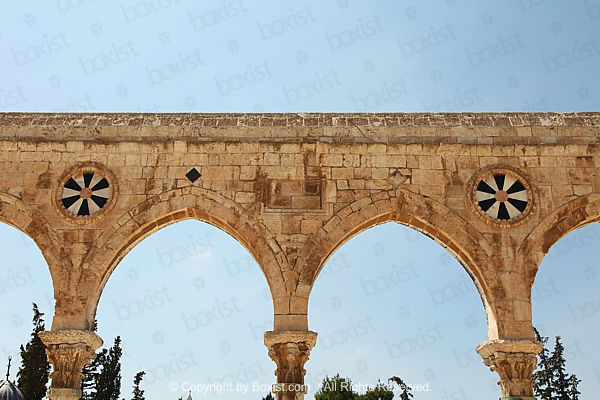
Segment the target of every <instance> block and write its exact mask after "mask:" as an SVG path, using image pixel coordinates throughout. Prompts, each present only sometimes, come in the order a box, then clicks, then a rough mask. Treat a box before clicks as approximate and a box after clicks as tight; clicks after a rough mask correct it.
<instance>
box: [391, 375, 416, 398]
mask: <svg viewBox="0 0 600 400" xmlns="http://www.w3.org/2000/svg"><path fill="white" fill-rule="evenodd" d="M390 381H391V382H394V383H395V384H396V385H398V387H399V388H400V389H401V390H402V393H400V399H402V400H410V399H412V398H413V395H412V393H411V392H410V391H411V388H410V386H408V385H407V384H406V383H404V381H403V380H402V379H401V378H398V377H397V376H392V377H391V378H389V379H388V382H390Z"/></svg>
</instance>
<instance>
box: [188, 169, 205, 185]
mask: <svg viewBox="0 0 600 400" xmlns="http://www.w3.org/2000/svg"><path fill="white" fill-rule="evenodd" d="M185 176H186V178H188V179H189V180H190V182H192V183H194V182H196V181H197V180H198V179H200V177H201V176H202V175H200V172H198V170H197V169H196V168H192V169H190V170H189V172H188V173H187V174H185Z"/></svg>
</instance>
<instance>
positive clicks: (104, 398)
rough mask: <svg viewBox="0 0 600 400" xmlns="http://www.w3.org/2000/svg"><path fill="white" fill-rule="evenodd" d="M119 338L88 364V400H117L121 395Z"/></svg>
mask: <svg viewBox="0 0 600 400" xmlns="http://www.w3.org/2000/svg"><path fill="white" fill-rule="evenodd" d="M122 354H123V350H122V349H121V337H120V336H117V337H116V339H115V343H114V344H113V346H112V347H111V348H110V349H108V350H107V349H102V351H101V352H100V353H98V354H97V355H96V358H95V359H94V360H93V361H92V363H91V364H90V371H89V372H88V374H89V376H90V378H89V380H88V382H90V383H91V384H90V388H89V394H88V396H89V397H87V399H89V400H119V396H120V395H121V356H122Z"/></svg>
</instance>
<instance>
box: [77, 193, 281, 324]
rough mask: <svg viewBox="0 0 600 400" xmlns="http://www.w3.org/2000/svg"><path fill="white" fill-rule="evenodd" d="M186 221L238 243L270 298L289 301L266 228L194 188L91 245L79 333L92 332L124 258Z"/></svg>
mask: <svg viewBox="0 0 600 400" xmlns="http://www.w3.org/2000/svg"><path fill="white" fill-rule="evenodd" d="M189 219H196V220H199V221H202V222H206V223H208V224H210V225H212V226H214V227H216V228H218V229H221V230H222V231H224V232H226V233H227V234H229V235H230V236H232V237H233V238H234V239H235V240H237V241H238V242H239V243H241V244H242V246H244V248H246V250H248V252H249V253H250V255H251V256H252V257H253V258H254V259H255V260H256V262H257V263H258V265H259V267H260V269H261V270H262V272H263V274H264V275H265V277H266V279H267V285H268V286H269V289H270V291H271V295H272V298H273V299H275V298H277V297H286V296H287V293H286V291H285V285H284V281H283V276H282V274H281V268H280V266H279V261H281V260H282V258H281V255H282V254H283V252H282V251H281V249H279V248H278V247H276V246H277V245H276V244H275V243H276V242H275V240H274V238H273V235H272V234H271V233H270V232H269V230H268V229H267V228H266V227H264V226H263V225H262V224H261V223H260V222H258V221H257V220H256V219H255V218H254V217H253V216H252V215H251V214H250V213H249V212H248V211H247V210H246V209H244V208H243V207H241V206H240V205H239V204H237V203H235V202H234V201H232V200H229V199H226V198H224V197H222V196H220V195H218V194H216V193H214V192H211V191H209V190H206V189H198V188H187V190H186V189H178V190H173V191H170V192H167V193H163V194H161V195H158V196H155V197H153V198H151V199H148V200H146V201H144V202H142V203H140V204H138V205H137V206H135V207H133V208H132V209H131V210H130V211H129V212H127V213H126V214H124V215H123V216H122V217H121V218H120V219H119V222H120V226H119V227H118V228H117V229H114V228H111V229H110V230H108V231H106V232H104V234H102V235H101V236H100V237H99V238H98V239H97V241H96V242H95V243H94V245H93V246H92V248H91V249H90V251H89V253H88V254H87V256H86V257H85V259H84V260H83V265H85V264H87V268H85V271H86V272H85V273H84V274H83V276H82V282H86V281H90V282H93V284H92V285H89V284H87V285H86V286H85V288H86V290H84V291H83V296H84V297H85V299H82V302H83V304H84V306H85V308H84V310H85V315H84V317H85V321H79V322H80V324H81V323H82V324H83V325H85V326H83V327H82V328H83V329H90V328H91V326H92V324H93V321H94V316H95V314H96V310H97V307H98V303H99V301H100V296H101V294H102V290H103V289H104V287H105V285H106V283H107V282H108V279H109V278H110V276H111V274H112V272H113V271H114V270H115V268H116V267H117V265H118V264H119V262H120V261H121V260H122V259H123V258H124V257H125V255H126V254H127V253H128V252H129V251H130V250H131V249H132V248H133V247H135V246H136V245H137V244H138V243H140V242H141V241H142V240H143V239H145V238H146V237H148V236H150V235H152V234H153V233H155V232H157V231H158V230H160V229H162V228H164V227H166V226H169V225H172V224H174V223H177V222H180V221H184V220H189ZM274 247H275V250H274V249H273V248H274ZM82 288H83V285H82Z"/></svg>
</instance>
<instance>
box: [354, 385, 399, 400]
mask: <svg viewBox="0 0 600 400" xmlns="http://www.w3.org/2000/svg"><path fill="white" fill-rule="evenodd" d="M393 398H394V391H393V390H391V389H390V388H389V387H388V386H387V385H386V384H384V383H382V382H380V381H377V385H375V387H374V388H372V389H371V388H370V389H367V392H366V393H365V394H362V395H361V394H359V395H357V396H356V399H357V400H392V399H393Z"/></svg>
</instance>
